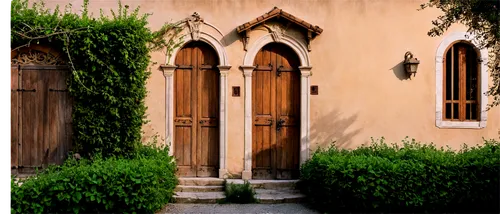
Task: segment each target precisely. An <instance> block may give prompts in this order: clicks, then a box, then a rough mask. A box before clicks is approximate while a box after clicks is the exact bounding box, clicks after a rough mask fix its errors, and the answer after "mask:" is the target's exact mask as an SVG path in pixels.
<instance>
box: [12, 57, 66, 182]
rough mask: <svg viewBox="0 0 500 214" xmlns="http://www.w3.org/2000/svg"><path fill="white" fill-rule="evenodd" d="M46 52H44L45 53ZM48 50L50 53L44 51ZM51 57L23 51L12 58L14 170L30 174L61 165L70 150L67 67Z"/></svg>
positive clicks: (56, 58)
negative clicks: (54, 165)
mask: <svg viewBox="0 0 500 214" xmlns="http://www.w3.org/2000/svg"><path fill="white" fill-rule="evenodd" d="M42 50H43V49H42ZM45 50H47V49H45ZM62 64H63V62H62V61H60V60H59V59H58V57H57V56H54V55H52V54H50V53H47V52H44V51H40V50H36V49H24V50H22V51H16V52H15V53H13V56H12V68H11V167H12V168H13V169H16V170H13V172H14V173H17V172H19V173H24V172H26V173H30V172H32V171H33V170H34V169H35V168H37V167H45V166H47V165H48V164H61V163H62V162H63V161H64V160H65V158H66V156H67V153H68V152H69V150H70V149H71V111H72V103H71V98H70V96H69V94H68V90H67V85H66V80H67V78H68V76H69V72H68V67H67V66H65V65H62Z"/></svg>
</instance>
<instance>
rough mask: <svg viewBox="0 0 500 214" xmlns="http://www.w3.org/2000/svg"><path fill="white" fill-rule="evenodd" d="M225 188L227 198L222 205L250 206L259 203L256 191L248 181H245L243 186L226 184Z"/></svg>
mask: <svg viewBox="0 0 500 214" xmlns="http://www.w3.org/2000/svg"><path fill="white" fill-rule="evenodd" d="M224 186H225V188H224V194H225V196H226V198H225V200H224V201H222V203H236V204H249V203H256V202H257V199H256V198H255V190H254V189H253V188H252V185H250V182H248V181H245V182H244V183H243V184H235V183H227V182H225V185H224Z"/></svg>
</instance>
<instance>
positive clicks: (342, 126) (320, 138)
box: [310, 110, 361, 152]
mask: <svg viewBox="0 0 500 214" xmlns="http://www.w3.org/2000/svg"><path fill="white" fill-rule="evenodd" d="M357 118H358V116H357V114H354V115H351V116H348V117H343V114H342V113H341V112H339V111H338V110H334V111H332V112H330V113H328V114H326V115H323V116H320V117H319V118H318V119H316V120H314V122H313V123H312V125H311V128H310V142H314V144H315V146H314V147H316V148H325V147H329V146H330V145H332V143H333V142H335V145H336V146H337V147H340V148H346V147H349V146H351V144H352V143H354V142H353V141H352V138H353V137H354V136H356V135H357V134H359V133H360V132H361V129H354V130H351V129H349V127H350V126H352V124H353V123H354V122H355V121H356V119H357ZM312 147H313V146H312V145H311V147H310V148H312ZM311 152H313V151H311Z"/></svg>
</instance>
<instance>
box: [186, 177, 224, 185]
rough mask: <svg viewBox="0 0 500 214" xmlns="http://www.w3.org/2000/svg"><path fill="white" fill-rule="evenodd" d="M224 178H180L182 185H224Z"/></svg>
mask: <svg viewBox="0 0 500 214" xmlns="http://www.w3.org/2000/svg"><path fill="white" fill-rule="evenodd" d="M223 184H224V179H222V178H179V185H182V186H222V185H223Z"/></svg>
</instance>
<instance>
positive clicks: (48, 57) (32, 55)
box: [11, 50, 66, 65]
mask: <svg viewBox="0 0 500 214" xmlns="http://www.w3.org/2000/svg"><path fill="white" fill-rule="evenodd" d="M11 64H12V65H65V64H66V63H65V62H64V60H62V59H61V58H60V57H58V56H54V55H52V54H50V53H44V52H41V51H37V50H29V51H28V52H21V53H19V54H17V56H14V57H13V58H12V59H11Z"/></svg>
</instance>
